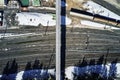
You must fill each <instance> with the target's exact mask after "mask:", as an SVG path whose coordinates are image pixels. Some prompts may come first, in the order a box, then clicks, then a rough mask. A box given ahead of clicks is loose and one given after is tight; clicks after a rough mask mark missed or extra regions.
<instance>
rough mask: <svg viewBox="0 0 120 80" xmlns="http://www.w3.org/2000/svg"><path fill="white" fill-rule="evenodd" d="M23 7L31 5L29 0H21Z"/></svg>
mask: <svg viewBox="0 0 120 80" xmlns="http://www.w3.org/2000/svg"><path fill="white" fill-rule="evenodd" d="M20 3H21V6H22V7H28V6H29V0H20Z"/></svg>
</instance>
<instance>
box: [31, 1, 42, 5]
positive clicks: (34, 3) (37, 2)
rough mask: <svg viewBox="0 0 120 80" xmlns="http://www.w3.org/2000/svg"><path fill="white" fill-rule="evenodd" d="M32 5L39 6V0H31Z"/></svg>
mask: <svg viewBox="0 0 120 80" xmlns="http://www.w3.org/2000/svg"><path fill="white" fill-rule="evenodd" d="M32 6H41V0H32Z"/></svg>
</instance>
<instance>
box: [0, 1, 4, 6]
mask: <svg viewBox="0 0 120 80" xmlns="http://www.w3.org/2000/svg"><path fill="white" fill-rule="evenodd" d="M4 6H5V2H4V0H0V8H3V7H4Z"/></svg>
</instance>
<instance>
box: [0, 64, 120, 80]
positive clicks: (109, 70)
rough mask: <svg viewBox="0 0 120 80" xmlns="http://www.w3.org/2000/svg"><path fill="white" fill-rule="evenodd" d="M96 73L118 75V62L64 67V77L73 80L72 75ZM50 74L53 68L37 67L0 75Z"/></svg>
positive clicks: (11, 78)
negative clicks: (36, 68) (37, 68)
mask: <svg viewBox="0 0 120 80" xmlns="http://www.w3.org/2000/svg"><path fill="white" fill-rule="evenodd" d="M92 72H94V73H97V74H100V75H101V76H103V77H110V76H113V74H114V73H115V76H116V77H120V63H117V64H116V63H112V64H107V65H91V66H84V67H77V66H69V67H67V68H66V69H65V74H66V76H65V77H66V78H68V79H70V80H73V77H74V75H73V74H76V75H78V76H79V75H83V74H84V73H88V74H89V73H92ZM50 75H52V76H55V69H48V70H46V69H39V70H29V71H21V72H18V73H17V74H9V75H0V79H1V78H2V80H4V79H7V78H9V80H22V79H25V78H32V79H33V78H48V77H49V76H50Z"/></svg>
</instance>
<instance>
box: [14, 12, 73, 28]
mask: <svg viewBox="0 0 120 80" xmlns="http://www.w3.org/2000/svg"><path fill="white" fill-rule="evenodd" d="M65 19H66V23H65V24H66V25H69V24H71V19H70V18H68V17H66V18H65ZM15 20H16V21H18V22H19V24H18V25H29V26H38V25H40V24H41V25H43V26H55V25H56V20H54V19H53V15H52V14H43V13H36V12H35V13H34V12H21V13H17V14H16V18H15Z"/></svg>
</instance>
